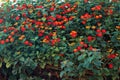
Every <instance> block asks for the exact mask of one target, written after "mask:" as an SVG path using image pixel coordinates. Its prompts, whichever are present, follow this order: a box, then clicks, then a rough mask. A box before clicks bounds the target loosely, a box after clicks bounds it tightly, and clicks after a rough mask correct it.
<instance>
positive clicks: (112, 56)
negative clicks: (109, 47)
mask: <svg viewBox="0 0 120 80" xmlns="http://www.w3.org/2000/svg"><path fill="white" fill-rule="evenodd" d="M115 57H116V54H109V55H108V58H109V59H114V58H115Z"/></svg>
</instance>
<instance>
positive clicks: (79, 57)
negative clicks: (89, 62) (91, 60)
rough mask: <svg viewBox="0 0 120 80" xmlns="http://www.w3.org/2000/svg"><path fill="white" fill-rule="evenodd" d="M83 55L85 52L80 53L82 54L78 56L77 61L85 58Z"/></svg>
mask: <svg viewBox="0 0 120 80" xmlns="http://www.w3.org/2000/svg"><path fill="white" fill-rule="evenodd" d="M85 57H86V54H82V55H80V56H78V60H79V61H80V60H83V59H85Z"/></svg>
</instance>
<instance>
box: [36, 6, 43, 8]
mask: <svg viewBox="0 0 120 80" xmlns="http://www.w3.org/2000/svg"><path fill="white" fill-rule="evenodd" d="M36 8H44V7H43V6H36Z"/></svg>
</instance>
